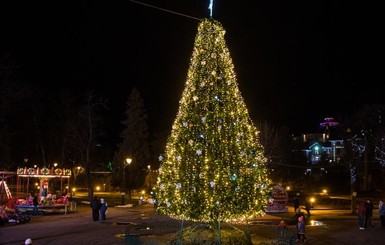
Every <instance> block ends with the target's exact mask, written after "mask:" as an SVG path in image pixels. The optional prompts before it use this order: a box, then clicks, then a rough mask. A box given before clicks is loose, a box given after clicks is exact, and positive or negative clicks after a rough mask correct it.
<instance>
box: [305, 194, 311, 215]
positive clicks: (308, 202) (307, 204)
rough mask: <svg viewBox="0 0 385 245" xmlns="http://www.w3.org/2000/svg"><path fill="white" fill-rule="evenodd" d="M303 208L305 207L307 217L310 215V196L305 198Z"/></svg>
mask: <svg viewBox="0 0 385 245" xmlns="http://www.w3.org/2000/svg"><path fill="white" fill-rule="evenodd" d="M305 209H306V212H307V217H310V209H311V202H310V198H307V199H306V204H305Z"/></svg>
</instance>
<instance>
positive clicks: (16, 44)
mask: <svg viewBox="0 0 385 245" xmlns="http://www.w3.org/2000/svg"><path fill="white" fill-rule="evenodd" d="M140 2H141V3H144V4H148V5H151V6H153V7H150V6H146V5H143V4H139V3H135V2H132V1H71V2H68V1H26V2H21V3H18V2H13V3H8V4H7V6H5V5H4V4H3V3H2V5H4V6H2V7H1V8H0V9H1V14H2V24H1V25H2V34H3V35H2V37H1V45H2V52H4V50H6V51H8V52H11V53H12V55H13V56H14V57H15V59H16V60H17V62H18V64H19V65H20V66H21V69H20V74H21V76H22V77H23V79H25V80H28V81H29V82H31V83H32V84H34V85H36V86H41V87H49V88H57V89H61V88H64V87H65V88H71V89H73V90H81V89H86V88H93V89H96V90H97V91H100V92H101V93H103V95H104V96H105V97H107V98H108V99H109V101H110V107H111V108H112V110H111V116H110V120H111V122H110V123H112V124H113V123H115V124H118V123H119V120H121V118H122V117H123V111H124V109H125V106H126V105H125V103H126V101H127V98H128V95H129V93H130V91H131V89H132V88H133V87H134V86H135V87H136V88H137V89H138V90H139V92H140V93H141V95H142V97H143V99H144V103H145V106H146V108H147V110H148V114H149V117H150V127H152V128H153V129H154V130H170V128H171V124H172V122H173V120H174V118H175V116H176V113H177V108H178V102H179V99H180V96H181V93H182V90H183V88H184V83H185V80H186V75H187V69H188V66H189V59H190V56H191V54H192V49H193V45H194V38H195V35H196V34H197V27H198V24H199V21H198V20H196V19H194V18H207V17H209V10H208V5H209V0H202V1H197V0H183V1H181V0H170V1H160V0H158V1H155V0H144V1H140ZM371 8H373V9H375V6H366V5H365V4H364V3H362V2H356V1H348V2H347V1H330V2H329V1H322V0H315V1H309V0H307V1H254V0H249V1H224V0H221V1H220V0H214V10H213V18H214V19H216V20H218V21H220V22H221V23H222V25H223V26H224V28H225V30H226V35H225V38H226V41H227V45H228V47H229V49H230V54H231V56H232V59H233V63H234V65H235V71H236V74H237V79H238V83H239V87H240V90H241V93H242V95H243V97H244V98H245V100H246V104H247V106H248V108H249V112H250V115H251V117H252V119H253V120H254V121H268V122H271V123H274V124H277V125H282V124H284V125H286V126H288V127H289V128H291V129H292V130H293V131H296V132H298V131H307V130H311V129H314V128H316V127H317V125H318V123H319V122H320V121H322V119H323V118H324V117H335V118H342V117H344V116H348V115H350V114H351V113H353V112H355V111H356V110H357V109H358V108H359V107H360V106H361V105H362V104H366V103H383V102H384V99H383V96H382V97H381V96H380V95H381V90H379V89H378V86H379V85H378V83H379V82H380V81H379V79H378V78H377V77H376V76H375V73H376V70H377V69H378V67H379V65H376V62H377V61H376V59H375V57H376V56H377V55H376V54H377V48H376V43H377V42H378V41H377V40H378V39H377V34H375V33H378V32H379V30H375V29H376V27H375V25H376V22H375V21H374V20H373V18H372V17H373V16H372V15H373V14H372V11H371V10H370V9H371ZM177 13H178V14H177ZM188 16H192V17H194V18H190V17H188ZM374 30H375V31H374ZM380 83H381V82H380ZM380 86H381V85H380Z"/></svg>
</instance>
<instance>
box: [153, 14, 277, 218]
mask: <svg viewBox="0 0 385 245" xmlns="http://www.w3.org/2000/svg"><path fill="white" fill-rule="evenodd" d="M224 35H225V31H224V29H223V28H222V26H221V24H220V23H219V22H217V21H215V20H213V19H203V20H202V21H201V23H200V25H199V27H198V34H197V36H196V39H195V44H194V49H193V54H192V57H191V60H190V67H189V70H188V74H187V81H186V85H185V89H184V92H183V95H182V98H181V100H180V103H179V111H178V113H177V117H176V119H175V121H174V123H173V126H172V132H171V136H170V137H169V139H168V141H167V145H166V149H165V153H164V154H163V155H162V156H160V157H159V161H161V165H160V166H161V169H160V171H159V178H158V183H157V184H158V185H157V186H158V187H157V188H156V189H155V192H156V196H157V204H158V205H157V210H158V211H159V212H160V213H161V214H167V215H169V216H171V217H174V218H180V219H187V220H193V221H204V222H209V221H230V220H244V219H247V218H250V217H255V216H259V215H262V214H263V213H264V208H265V205H266V204H267V203H268V200H269V197H270V195H271V190H272V187H271V181H270V179H269V178H268V176H267V169H266V166H265V163H266V159H265V157H264V156H263V147H262V145H261V144H260V143H259V136H258V131H257V129H256V128H255V126H254V125H253V123H252V121H251V119H250V117H249V114H248V111H247V108H246V105H245V103H244V102H243V98H242V96H241V93H240V91H239V89H238V85H237V81H236V76H235V72H234V67H233V64H232V60H231V57H230V53H229V50H228V48H227V46H226V43H225V40H224Z"/></svg>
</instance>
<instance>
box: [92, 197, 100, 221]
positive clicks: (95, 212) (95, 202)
mask: <svg viewBox="0 0 385 245" xmlns="http://www.w3.org/2000/svg"><path fill="white" fill-rule="evenodd" d="M100 206H101V204H100V201H99V199H98V197H97V196H94V198H93V199H92V200H91V202H90V207H91V209H92V219H93V221H98V220H99V210H100Z"/></svg>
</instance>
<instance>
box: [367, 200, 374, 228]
mask: <svg viewBox="0 0 385 245" xmlns="http://www.w3.org/2000/svg"><path fill="white" fill-rule="evenodd" d="M372 216H373V203H372V201H371V200H370V199H368V200H366V204H365V228H367V227H370V226H372Z"/></svg>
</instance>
